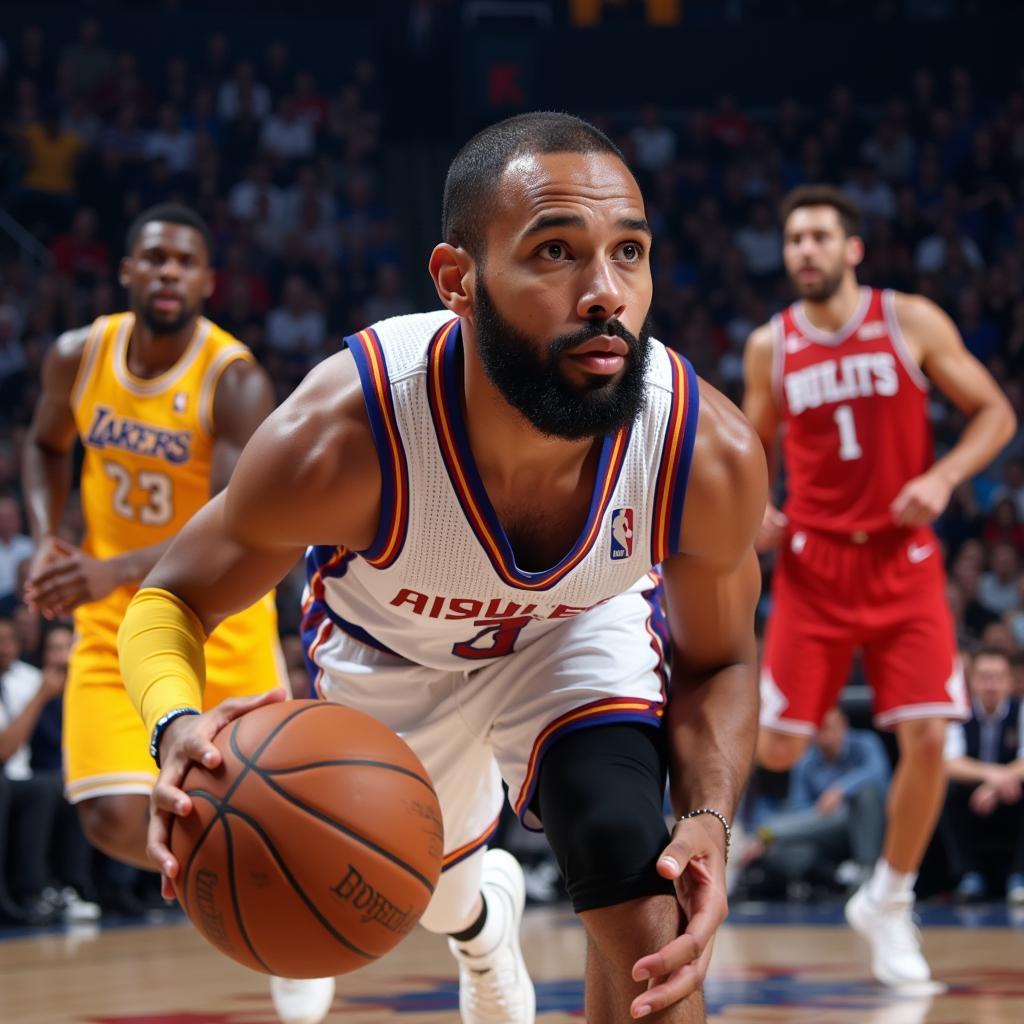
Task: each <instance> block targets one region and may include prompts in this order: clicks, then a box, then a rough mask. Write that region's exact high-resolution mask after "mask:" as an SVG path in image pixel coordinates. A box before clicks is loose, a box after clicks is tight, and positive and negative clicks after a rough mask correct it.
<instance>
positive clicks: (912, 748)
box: [897, 718, 946, 765]
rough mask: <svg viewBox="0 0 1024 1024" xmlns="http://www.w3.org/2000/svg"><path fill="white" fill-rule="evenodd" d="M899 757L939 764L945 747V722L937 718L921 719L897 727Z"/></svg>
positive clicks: (902, 723)
mask: <svg viewBox="0 0 1024 1024" xmlns="http://www.w3.org/2000/svg"><path fill="white" fill-rule="evenodd" d="M897 729H898V735H899V747H900V757H905V758H909V759H913V760H914V761H921V762H926V763H929V764H932V765H938V764H941V762H942V759H943V754H944V752H945V747H946V722H945V721H944V720H943V719H939V718H921V719H916V720H911V721H909V722H901V723H900V724H899V726H897Z"/></svg>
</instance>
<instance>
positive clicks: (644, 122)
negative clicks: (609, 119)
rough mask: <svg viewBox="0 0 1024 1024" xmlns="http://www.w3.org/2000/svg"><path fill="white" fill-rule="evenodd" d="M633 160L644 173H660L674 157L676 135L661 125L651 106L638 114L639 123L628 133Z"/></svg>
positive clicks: (653, 107) (659, 117)
mask: <svg viewBox="0 0 1024 1024" xmlns="http://www.w3.org/2000/svg"><path fill="white" fill-rule="evenodd" d="M629 140H630V142H631V143H632V145H633V159H634V161H635V163H636V165H637V166H638V167H641V168H642V169H643V170H645V171H652V172H653V171H660V170H661V169H662V168H663V167H667V166H668V165H669V164H670V163H672V161H673V159H674V158H675V155H676V134H675V132H674V131H672V129H671V128H669V127H668V126H667V125H666V124H663V123H662V120H661V115H660V113H659V112H658V108H657V107H656V106H654V105H653V104H651V105H648V106H646V107H644V108H643V110H642V111H641V112H640V123H639V124H638V125H637V126H636V127H635V128H634V129H633V130H632V131H631V132H630V133H629Z"/></svg>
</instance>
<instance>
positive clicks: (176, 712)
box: [149, 708, 200, 768]
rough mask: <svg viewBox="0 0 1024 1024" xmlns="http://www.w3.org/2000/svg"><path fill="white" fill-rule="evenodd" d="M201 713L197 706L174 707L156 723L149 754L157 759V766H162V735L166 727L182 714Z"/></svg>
mask: <svg viewBox="0 0 1024 1024" xmlns="http://www.w3.org/2000/svg"><path fill="white" fill-rule="evenodd" d="M198 714H200V712H199V711H197V710H196V709H195V708H174V709H173V710H171V711H168V712H167V714H166V715H164V716H163V717H162V718H160V719H159V720H158V721H157V723H156V725H154V726H153V736H152V739H150V741H149V756H150V757H151V758H153V760H154V761H156V766H157V768H159V767H160V737H161V736H163V734H164V729H166V728H167V726H169V725H170V724H171V722H173V721H174V720H175V719H176V718H181V716H182V715H198Z"/></svg>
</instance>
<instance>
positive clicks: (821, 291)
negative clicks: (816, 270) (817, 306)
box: [793, 266, 846, 302]
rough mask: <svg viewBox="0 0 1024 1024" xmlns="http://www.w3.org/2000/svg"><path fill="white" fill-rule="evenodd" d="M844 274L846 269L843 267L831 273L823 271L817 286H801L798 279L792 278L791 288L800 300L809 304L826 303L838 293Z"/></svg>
mask: <svg viewBox="0 0 1024 1024" xmlns="http://www.w3.org/2000/svg"><path fill="white" fill-rule="evenodd" d="M845 272H846V268H845V267H843V266H839V267H837V268H836V269H835V270H833V271H832V272H831V273H829V272H828V271H827V270H823V271H822V272H821V279H820V280H819V281H818V283H817V284H801V283H800V279H799V278H793V286H794V287H795V288H796V291H797V294H798V295H799V296H800V298H801V299H805V300H807V301H810V302H828V300H829V299H831V298H832V296H833V295H835V293H836V292H837V291H839V286H840V285H841V284H842V283H843V275H844V273H845Z"/></svg>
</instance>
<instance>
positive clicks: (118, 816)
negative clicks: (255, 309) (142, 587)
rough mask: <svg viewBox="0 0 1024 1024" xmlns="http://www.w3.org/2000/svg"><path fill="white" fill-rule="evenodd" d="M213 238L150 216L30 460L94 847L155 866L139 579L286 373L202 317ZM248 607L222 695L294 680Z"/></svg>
mask: <svg viewBox="0 0 1024 1024" xmlns="http://www.w3.org/2000/svg"><path fill="white" fill-rule="evenodd" d="M210 248H211V238H210V232H209V229H208V228H207V226H206V224H205V223H204V222H203V221H202V219H201V218H200V217H199V216H198V215H196V214H195V213H193V212H192V211H191V210H189V209H187V208H185V207H182V206H177V205H164V206H157V207H154V208H152V209H150V210H148V211H146V212H145V213H142V214H141V215H140V216H139V217H138V218H137V219H136V221H135V222H134V224H132V226H131V228H130V229H129V232H128V237H127V244H126V252H127V256H126V257H125V259H124V260H123V262H122V264H121V268H120V280H121V284H122V285H123V286H124V288H125V289H126V290H127V292H128V297H129V301H130V304H131V312H127V313H115V314H113V315H111V316H104V317H100V318H99V319H98V320H96V321H95V322H94V323H92V324H91V325H90V326H88V327H83V328H81V329H79V330H73V331H69V332H68V333H66V334H64V335H62V336H61V337H60V338H58V339H57V342H56V343H55V344H54V346H53V348H52V349H51V350H50V352H49V354H48V356H47V358H46V363H45V366H44V370H43V392H42V395H41V396H40V399H39V403H38V405H37V407H36V410H35V416H34V418H33V421H32V426H31V428H30V430H29V436H28V442H27V444H26V446H25V454H24V490H25V495H26V498H27V503H28V511H29V521H30V523H31V527H32V533H33V536H34V539H35V542H36V544H37V553H36V555H35V557H34V559H33V562H32V565H31V568H30V571H29V577H28V581H27V584H26V598H27V599H28V600H29V601H30V602H31V603H32V604H34V605H35V606H36V607H38V608H40V609H41V610H42V611H43V613H44V614H45V615H47V616H49V617H53V616H59V615H67V614H70V613H72V612H74V620H75V634H76V641H75V646H74V650H73V652H72V655H71V660H70V668H69V673H68V681H67V686H66V690H65V704H64V750H65V785H66V793H67V798H68V800H69V801H70V802H71V803H73V804H76V805H77V807H78V811H79V816H80V818H81V821H82V825H83V828H84V829H85V832H86V835H87V836H88V837H89V841H90V842H91V843H92V844H93V845H94V846H96V847H98V848H99V849H101V850H103V852H104V853H107V854H109V855H110V856H111V857H115V858H116V859H118V860H122V861H125V862H127V863H129V864H135V865H136V866H139V867H144V868H147V869H152V867H153V865H152V862H151V861H149V859H148V858H147V857H146V822H147V818H148V804H149V793H150V790H151V789H152V786H153V781H154V779H155V777H156V772H155V770H154V765H153V761H152V759H151V758H150V756H149V737H148V736H147V735H146V733H145V730H144V729H143V726H142V723H141V722H140V721H139V718H138V715H137V714H136V713H135V709H134V708H133V707H132V703H131V701H130V700H129V698H128V695H127V693H126V692H125V689H124V686H123V684H122V682H121V674H120V670H119V668H118V663H117V647H116V637H117V627H118V625H119V624H120V622H121V618H122V616H123V615H124V612H125V609H126V608H127V607H128V602H129V601H130V600H131V597H132V595H133V594H134V593H135V591H136V590H137V589H138V584H139V581H140V580H141V579H142V578H143V577H144V576H145V575H146V573H148V572H149V570H150V569H151V568H152V567H153V565H154V564H155V563H156V561H157V559H158V558H159V557H160V555H161V554H162V553H163V551H165V550H166V548H167V545H168V543H169V541H170V538H171V537H173V536H174V534H176V533H177V532H178V531H179V530H180V529H181V528H182V526H184V524H185V523H186V522H187V521H188V519H189V518H190V517H191V515H192V513H193V512H195V511H196V509H198V508H200V507H201V506H202V505H203V504H204V503H205V502H206V501H207V499H208V498H209V497H210V495H211V494H212V493H216V492H217V491H219V490H220V489H221V488H222V487H224V485H225V484H226V483H227V480H228V477H229V476H230V474H231V470H232V468H233V467H234V464H235V461H236V460H237V458H238V454H239V452H240V451H241V450H242V447H243V446H244V445H245V443H246V441H247V440H248V439H249V436H250V435H251V434H252V432H253V430H254V429H255V428H256V426H257V424H259V423H260V422H261V420H263V419H264V417H265V416H266V415H267V413H269V412H270V410H271V409H272V408H273V392H272V389H271V385H270V381H269V379H268V377H267V375H266V373H265V372H264V371H263V370H262V369H261V368H260V367H259V366H257V364H256V362H255V361H254V360H253V357H252V354H251V353H250V352H249V350H248V349H247V348H246V347H245V346H244V345H242V344H241V342H239V341H237V340H235V339H234V338H233V337H231V335H229V334H227V333H226V332H224V331H223V330H221V329H220V328H219V327H217V325H216V324H213V323H211V322H210V321H209V320H207V319H205V318H204V317H203V316H202V315H201V309H202V304H203V300H204V299H205V298H207V297H208V296H209V294H210V291H211V289H212V286H213V273H212V270H211V266H210ZM76 438H80V439H81V441H82V444H83V446H84V449H85V459H84V463H83V467H82V480H81V492H82V510H83V513H84V517H85V526H86V533H85V540H84V542H83V545H82V547H81V549H79V548H75V547H73V546H72V545H70V544H68V543H67V542H66V541H64V540H62V539H60V538H59V537H58V535H57V530H58V527H59V525H60V521H61V516H62V514H63V511H64V507H65V504H66V501H67V496H68V490H69V486H70V483H71V460H72V451H73V447H74V443H75V440H76ZM246 605H247V607H245V608H244V610H242V608H241V607H240V609H239V613H238V614H237V615H233V616H231V617H230V618H228V619H226V620H225V621H224V622H223V623H222V624H221V625H220V626H219V627H218V629H217V631H216V632H215V633H214V634H213V635H212V636H211V637H210V639H209V642H208V643H207V645H206V658H207V663H208V665H209V670H210V680H209V684H208V686H207V688H206V693H205V702H206V706H208V707H209V706H212V705H213V704H216V703H217V702H219V701H221V700H223V699H224V698H225V697H226V696H229V695H235V696H237V695H239V694H252V693H259V692H262V691H265V690H268V689H273V688H274V686H275V685H277V684H278V683H279V682H280V680H281V679H282V673H283V659H282V658H281V655H280V650H279V645H278V640H277V616H276V611H275V608H274V598H273V594H270V593H261V594H254V595H253V598H252V600H251V601H248V602H246ZM292 984H293V983H290V982H287V981H285V982H280V983H277V985H278V987H281V986H284V987H288V986H289V985H292ZM306 988H307V989H308V988H309V986H306ZM328 1002H329V1000H328Z"/></svg>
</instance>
